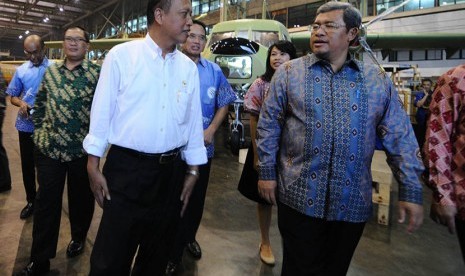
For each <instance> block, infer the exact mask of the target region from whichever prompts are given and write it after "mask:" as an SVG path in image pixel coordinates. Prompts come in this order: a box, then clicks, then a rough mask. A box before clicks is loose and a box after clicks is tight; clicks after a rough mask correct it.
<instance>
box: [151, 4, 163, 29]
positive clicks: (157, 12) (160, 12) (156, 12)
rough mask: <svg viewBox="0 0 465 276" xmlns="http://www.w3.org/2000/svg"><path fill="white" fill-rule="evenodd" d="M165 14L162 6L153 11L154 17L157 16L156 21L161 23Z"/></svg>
mask: <svg viewBox="0 0 465 276" xmlns="http://www.w3.org/2000/svg"><path fill="white" fill-rule="evenodd" d="M163 15H164V11H163V10H162V9H160V8H156V9H155V10H154V11H153V17H154V18H155V21H156V22H157V23H158V24H159V25H161V23H162V22H163Z"/></svg>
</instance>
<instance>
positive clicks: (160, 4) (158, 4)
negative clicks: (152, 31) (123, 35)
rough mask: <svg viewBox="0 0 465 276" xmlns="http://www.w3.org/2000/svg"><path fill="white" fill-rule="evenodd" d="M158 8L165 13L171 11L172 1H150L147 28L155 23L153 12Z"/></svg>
mask: <svg viewBox="0 0 465 276" xmlns="http://www.w3.org/2000/svg"><path fill="white" fill-rule="evenodd" d="M156 8H161V9H162V10H164V11H169V9H170V8H171V0H149V2H148V3H147V26H150V25H152V24H153V22H155V16H154V15H153V12H154V11H155V9H156Z"/></svg>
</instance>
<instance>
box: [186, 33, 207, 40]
mask: <svg viewBox="0 0 465 276" xmlns="http://www.w3.org/2000/svg"><path fill="white" fill-rule="evenodd" d="M189 38H190V39H196V38H198V39H199V40H200V41H202V42H203V41H206V40H207V37H206V36H204V35H197V34H194V33H190V34H189Z"/></svg>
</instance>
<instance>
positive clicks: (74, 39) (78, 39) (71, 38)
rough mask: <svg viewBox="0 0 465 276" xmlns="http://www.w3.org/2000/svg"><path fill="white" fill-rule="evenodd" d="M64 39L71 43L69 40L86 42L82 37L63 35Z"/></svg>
mask: <svg viewBox="0 0 465 276" xmlns="http://www.w3.org/2000/svg"><path fill="white" fill-rule="evenodd" d="M65 41H66V42H68V43H71V42H74V43H79V42H86V43H87V40H86V39H85V38H82V37H71V36H65Z"/></svg>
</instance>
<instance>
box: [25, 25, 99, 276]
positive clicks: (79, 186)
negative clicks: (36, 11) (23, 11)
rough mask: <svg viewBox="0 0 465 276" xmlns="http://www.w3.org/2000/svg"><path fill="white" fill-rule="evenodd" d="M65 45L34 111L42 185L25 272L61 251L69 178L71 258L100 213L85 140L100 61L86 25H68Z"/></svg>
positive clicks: (42, 267)
mask: <svg viewBox="0 0 465 276" xmlns="http://www.w3.org/2000/svg"><path fill="white" fill-rule="evenodd" d="M63 49H64V52H65V55H66V58H65V60H64V61H63V62H57V63H55V64H53V65H51V66H50V67H49V68H48V69H47V71H46V73H45V75H44V78H43V80H42V84H41V87H40V89H39V92H38V94H37V97H36V101H35V105H34V109H33V110H34V113H33V114H32V120H33V122H34V126H35V132H34V136H33V140H34V144H35V151H36V152H35V158H36V166H37V179H38V183H39V190H38V192H37V197H36V202H35V204H36V207H35V210H34V227H33V232H32V238H33V241H32V249H31V259H30V263H29V264H28V265H27V266H26V267H25V268H24V269H23V271H22V272H21V274H22V275H38V274H41V273H44V272H47V271H49V270H50V259H51V258H54V257H55V255H56V249H57V242H58V234H59V230H60V218H61V205H62V196H63V189H64V186H65V181H66V182H67V187H68V206H69V220H70V225H71V242H70V243H69V245H68V248H67V250H66V255H67V256H68V258H72V257H75V256H77V255H79V254H81V253H82V251H83V249H84V244H85V241H86V237H87V231H88V230H89V226H90V223H91V221H92V216H93V213H94V195H93V193H92V191H91V189H90V185H89V178H88V175H87V154H86V153H85V151H84V150H83V148H82V141H83V140H84V137H85V136H86V134H87V133H88V132H89V120H90V107H91V104H92V99H93V96H94V91H95V87H96V86H97V81H98V78H99V74H100V66H99V65H96V64H93V63H91V62H89V61H88V60H86V59H85V56H86V52H87V50H88V49H89V34H88V33H87V32H86V31H85V30H84V29H82V28H80V27H70V28H68V29H66V30H65V36H64V41H63Z"/></svg>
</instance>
